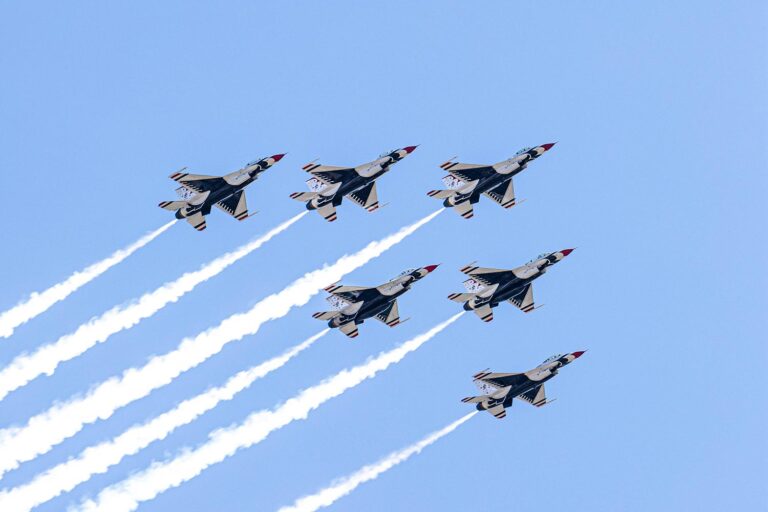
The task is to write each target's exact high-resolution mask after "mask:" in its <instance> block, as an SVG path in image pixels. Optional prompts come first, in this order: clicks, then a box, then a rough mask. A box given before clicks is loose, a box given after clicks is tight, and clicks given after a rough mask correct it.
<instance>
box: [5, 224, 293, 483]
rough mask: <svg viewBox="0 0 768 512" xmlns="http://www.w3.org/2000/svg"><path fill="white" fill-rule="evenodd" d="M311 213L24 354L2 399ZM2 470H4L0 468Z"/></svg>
mask: <svg viewBox="0 0 768 512" xmlns="http://www.w3.org/2000/svg"><path fill="white" fill-rule="evenodd" d="M306 213H307V212H303V213H300V214H298V215H296V216H295V217H293V218H291V219H289V220H287V221H285V222H283V223H282V224H280V225H279V226H277V227H276V228H274V229H272V230H271V231H269V232H268V233H267V234H265V235H263V236H261V237H259V238H257V239H256V240H254V241H252V242H249V243H247V244H245V245H243V246H242V247H239V248H238V249H235V250H234V251H232V252H229V253H227V254H224V255H223V256H219V257H218V258H216V259H215V260H213V261H211V262H210V263H207V264H205V265H203V266H202V267H200V269H198V270H195V271H193V272H187V273H186V274H183V275H182V276H181V277H179V278H178V279H176V280H175V281H171V282H169V283H166V284H164V285H163V286H161V287H160V288H158V289H156V290H154V291H152V292H149V293H145V294H144V295H142V296H141V298H139V300H137V301H133V302H131V303H129V304H126V305H120V306H115V307H113V308H112V309H110V310H109V311H107V312H105V313H102V314H101V316H98V317H94V318H91V319H90V320H89V321H88V322H86V323H84V324H82V325H81V326H80V327H78V328H77V330H76V331H75V332H73V333H70V334H66V335H64V336H62V337H61V338H59V339H58V340H56V341H55V342H53V343H50V344H48V345H44V346H42V347H40V348H39V349H37V350H36V351H35V352H33V353H31V354H21V355H20V356H17V357H16V358H14V359H13V361H11V363H10V364H9V365H8V366H6V367H5V368H3V369H2V370H0V400H2V399H3V398H5V397H6V396H7V395H8V393H10V392H11V391H14V390H15V389H18V388H20V387H22V386H24V385H25V384H27V383H29V382H30V381H31V380H32V379H34V378H36V377H39V376H40V375H43V374H46V375H51V374H53V372H54V371H55V370H56V368H57V367H58V366H59V364H61V363H63V362H64V361H69V360H70V359H74V358H75V357H77V356H79V355H81V354H82V353H84V352H85V351H87V350H88V349H90V348H92V347H93V346H94V345H96V344H98V343H103V342H104V341H106V340H107V339H108V338H109V337H110V336H112V335H113V334H115V333H117V332H120V331H123V330H125V329H130V328H131V327H133V326H134V325H136V324H138V323H139V322H141V321H142V320H143V319H145V318H149V317H150V316H152V315H154V314H155V313H157V312H158V311H160V310H161V309H162V308H164V307H165V306H167V305H168V304H170V303H171V302H176V301H177V300H179V299H180V298H181V297H182V296H183V295H184V294H186V293H188V292H190V291H192V290H193V289H194V288H195V286H197V285H199V284H200V283H202V282H205V281H207V280H208V279H210V278H212V277H214V276H216V275H218V274H219V273H221V272H222V271H223V270H224V269H226V268H227V267H229V266H230V265H232V264H233V263H235V262H236V261H238V260H240V259H241V258H243V257H245V256H247V255H248V254H250V253H252V252H253V251H255V250H256V249H258V248H259V247H261V246H262V245H264V244H265V243H266V242H267V241H269V240H270V239H271V238H272V237H274V236H276V235H277V234H279V233H282V232H283V231H285V230H286V229H288V227H289V226H290V225H291V224H293V223H294V222H296V221H298V220H299V219H300V218H301V217H303V216H304V215H305V214H306ZM0 473H1V470H0Z"/></svg>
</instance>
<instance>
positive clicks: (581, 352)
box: [571, 350, 586, 359]
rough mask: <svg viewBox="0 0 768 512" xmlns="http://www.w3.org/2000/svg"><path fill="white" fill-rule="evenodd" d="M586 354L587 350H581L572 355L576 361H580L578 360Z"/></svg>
mask: <svg viewBox="0 0 768 512" xmlns="http://www.w3.org/2000/svg"><path fill="white" fill-rule="evenodd" d="M584 352H586V350H579V351H578V352H574V353H573V354H571V355H572V356H573V357H574V359H578V358H580V357H581V355H582V354H583V353H584Z"/></svg>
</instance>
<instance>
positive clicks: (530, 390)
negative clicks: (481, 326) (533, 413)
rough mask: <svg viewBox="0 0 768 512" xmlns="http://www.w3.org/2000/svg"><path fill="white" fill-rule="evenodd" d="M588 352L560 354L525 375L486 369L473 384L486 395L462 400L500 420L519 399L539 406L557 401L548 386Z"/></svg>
mask: <svg viewBox="0 0 768 512" xmlns="http://www.w3.org/2000/svg"><path fill="white" fill-rule="evenodd" d="M583 354H584V351H583V350H582V351H579V352H572V353H570V354H558V355H555V356H552V357H549V358H547V359H545V360H544V362H543V363H541V364H540V365H539V366H537V367H536V368H534V369H533V370H530V371H527V372H524V373H492V372H489V371H488V370H484V371H482V372H480V373H477V374H475V375H474V379H473V382H474V384H475V386H477V388H478V389H479V390H480V392H481V393H483V395H480V396H468V397H466V398H464V399H462V400H461V401H462V402H464V403H468V404H477V405H476V407H477V410H478V411H488V412H489V413H491V414H493V415H494V416H495V417H497V418H498V419H501V418H503V417H505V416H506V415H507V411H506V408H507V407H511V406H512V401H513V400H514V399H515V398H517V399H518V400H522V401H524V402H528V403H529V404H531V405H535V406H536V407H541V406H544V405H547V404H548V403H551V402H553V401H554V400H548V399H547V395H546V393H545V392H544V383H545V382H547V381H548V380H549V379H551V378H552V377H554V376H555V375H557V374H558V372H559V371H560V368H562V367H563V366H565V365H568V364H571V363H572V362H574V361H575V360H576V359H578V358H579V357H581V356H582V355H583Z"/></svg>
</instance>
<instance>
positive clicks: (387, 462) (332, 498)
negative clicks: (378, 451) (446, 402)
mask: <svg viewBox="0 0 768 512" xmlns="http://www.w3.org/2000/svg"><path fill="white" fill-rule="evenodd" d="M475 414H477V411H472V412H471V413H469V414H467V415H466V416H464V417H463V418H460V419H458V420H456V421H454V422H453V423H451V424H450V425H448V426H447V427H445V428H444V429H442V430H438V431H437V432H433V433H431V434H430V435H428V436H427V437H425V438H424V439H422V440H421V441H419V442H417V443H415V444H412V445H411V446H408V447H407V448H403V449H402V450H400V451H397V452H393V453H390V454H389V455H387V456H386V457H384V458H383V459H381V460H380V461H378V462H376V463H374V464H370V465H368V466H364V467H362V468H360V469H359V470H358V471H356V472H354V473H352V474H351V475H349V476H346V477H344V478H341V479H339V480H336V481H334V482H333V483H331V485H330V486H328V487H326V488H325V489H321V490H319V491H317V492H316V493H315V494H311V495H309V496H304V497H303V498H299V499H298V500H296V501H295V502H294V503H293V505H291V506H289V507H282V508H281V509H280V510H279V511H278V512H315V511H316V510H319V509H321V508H325V507H328V506H330V505H332V504H333V503H335V502H336V501H337V500H339V499H340V498H343V497H344V496H346V495H348V494H350V493H351V492H352V491H354V490H355V489H357V487H358V486H359V485H360V484H364V483H365V482H369V481H371V480H375V479H376V478H377V477H378V476H379V475H380V474H382V473H384V472H385V471H387V470H388V469H391V468H393V467H394V466H397V465H398V464H400V463H401V462H405V461H406V460H408V459H409V458H410V457H411V456H412V455H416V454H418V453H420V452H421V450H423V449H424V448H426V447H427V446H429V445H431V444H434V443H435V442H437V441H438V440H439V439H440V438H442V437H445V436H447V435H448V434H450V433H451V432H453V431H454V430H456V429H457V428H459V426H460V425H461V424H462V423H464V422H466V421H467V420H469V419H470V418H471V417H472V416H474V415H475Z"/></svg>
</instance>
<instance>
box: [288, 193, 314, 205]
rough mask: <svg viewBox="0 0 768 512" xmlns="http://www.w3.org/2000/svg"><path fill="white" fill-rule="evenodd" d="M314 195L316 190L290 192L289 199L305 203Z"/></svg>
mask: <svg viewBox="0 0 768 512" xmlns="http://www.w3.org/2000/svg"><path fill="white" fill-rule="evenodd" d="M315 197H317V192H294V193H293V194H291V199H295V200H297V201H301V202H302V203H306V202H307V201H310V200H312V199H314V198H315Z"/></svg>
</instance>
